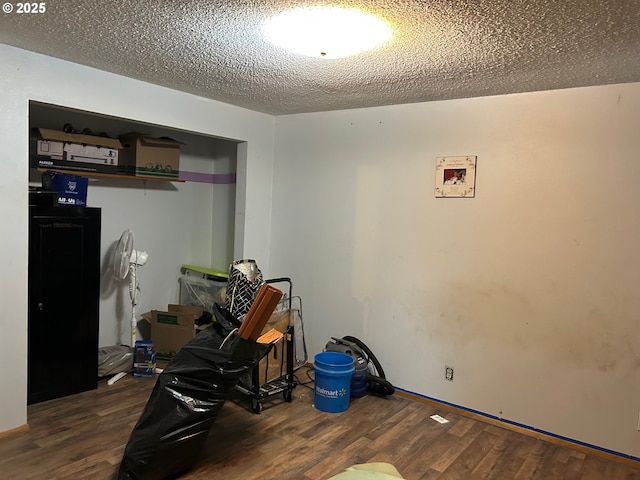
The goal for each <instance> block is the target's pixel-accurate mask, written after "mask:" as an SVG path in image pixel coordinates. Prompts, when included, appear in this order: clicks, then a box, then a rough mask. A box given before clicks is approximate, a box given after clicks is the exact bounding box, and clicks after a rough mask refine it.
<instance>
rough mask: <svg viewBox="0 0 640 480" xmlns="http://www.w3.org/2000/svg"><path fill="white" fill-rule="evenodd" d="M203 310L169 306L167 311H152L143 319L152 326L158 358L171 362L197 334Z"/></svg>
mask: <svg viewBox="0 0 640 480" xmlns="http://www.w3.org/2000/svg"><path fill="white" fill-rule="evenodd" d="M202 312H203V309H202V308H199V307H193V306H185V305H168V307H167V310H166V311H162V310H151V311H150V312H147V313H144V314H142V318H144V319H146V320H147V321H148V322H149V323H150V324H151V341H152V342H153V346H154V348H155V350H156V358H158V359H161V360H170V359H171V358H173V357H174V356H175V355H176V353H178V352H179V351H180V349H181V348H182V347H183V346H184V345H185V344H186V343H187V342H188V341H189V340H191V339H192V338H193V337H194V335H195V334H196V333H197V329H196V323H195V322H196V320H197V319H198V318H200V316H202Z"/></svg>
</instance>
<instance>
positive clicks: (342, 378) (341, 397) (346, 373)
mask: <svg viewBox="0 0 640 480" xmlns="http://www.w3.org/2000/svg"><path fill="white" fill-rule="evenodd" d="M313 368H314V370H315V394H314V405H315V407H316V408H317V409H318V410H321V411H323V412H329V413H339V412H344V411H345V410H346V409H347V408H349V396H350V393H351V376H352V375H353V371H354V366H353V358H351V356H350V355H347V354H345V353H338V352H322V353H318V354H317V355H316V356H315V360H314V363H313Z"/></svg>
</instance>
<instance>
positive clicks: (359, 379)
mask: <svg viewBox="0 0 640 480" xmlns="http://www.w3.org/2000/svg"><path fill="white" fill-rule="evenodd" d="M354 362H355V364H354V371H353V376H352V377H351V398H360V397H362V396H364V394H365V393H367V388H368V385H367V372H368V370H369V368H368V366H367V362H366V361H365V359H364V358H362V357H359V358H358V359H357V360H354Z"/></svg>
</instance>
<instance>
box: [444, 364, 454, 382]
mask: <svg viewBox="0 0 640 480" xmlns="http://www.w3.org/2000/svg"><path fill="white" fill-rule="evenodd" d="M444 378H445V380H449V381H450V382H453V367H450V366H449V365H445V366H444Z"/></svg>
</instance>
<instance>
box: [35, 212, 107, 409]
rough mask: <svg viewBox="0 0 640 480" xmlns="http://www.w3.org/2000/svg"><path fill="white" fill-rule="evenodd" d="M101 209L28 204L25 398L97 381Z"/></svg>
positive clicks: (57, 394)
mask: <svg viewBox="0 0 640 480" xmlns="http://www.w3.org/2000/svg"><path fill="white" fill-rule="evenodd" d="M100 227H101V210H100V209H99V208H89V207H70V206H64V207H56V206H37V205H31V206H30V207H29V305H28V317H29V334H28V382H27V385H28V387H27V403H28V404H33V403H38V402H42V401H45V400H50V399H53V398H58V397H63V396H66V395H71V394H74V393H79V392H83V391H87V390H92V389H95V388H96V387H97V382H98V321H99V298H100Z"/></svg>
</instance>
